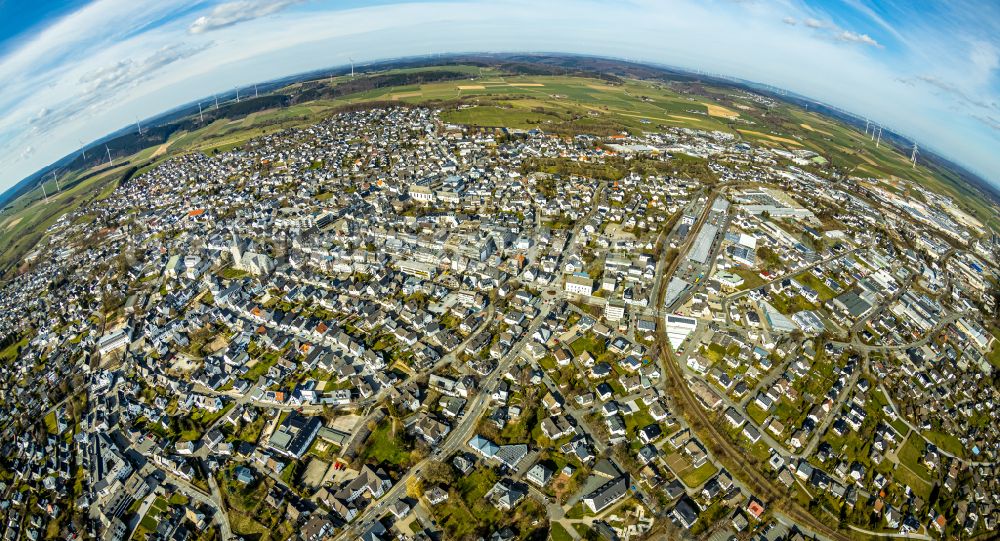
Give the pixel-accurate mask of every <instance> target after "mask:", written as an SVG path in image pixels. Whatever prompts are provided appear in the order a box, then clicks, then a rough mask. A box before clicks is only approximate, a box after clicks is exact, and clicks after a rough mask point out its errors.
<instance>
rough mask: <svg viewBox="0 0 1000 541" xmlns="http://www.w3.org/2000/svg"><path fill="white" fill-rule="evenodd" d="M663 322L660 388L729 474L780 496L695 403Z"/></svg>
mask: <svg viewBox="0 0 1000 541" xmlns="http://www.w3.org/2000/svg"><path fill="white" fill-rule="evenodd" d="M720 191H721V187H719V188H716V189H715V190H713V191H712V192H711V194H710V195H709V197H708V199H707V202H706V207H705V211H704V212H703V213H702V215H701V216H700V217H699V219H698V222H697V224H696V226H697V227H696V228H692V234H691V235H689V238H688V240H687V241H686V242H685V243H684V245H683V247H682V249H681V250H679V251H678V254H677V257H675V258H674V260H673V261H671V262H670V264H669V266H668V267H667V270H666V271H665V273H664V278H666V277H668V276H671V275H673V273H674V272H675V271H676V270H677V266H678V265H679V264H680V262H681V261H682V260H683V259H684V257H685V256H686V255H687V252H688V250H689V249H690V247H691V243H692V241H693V239H694V238H695V236H696V234H695V232H697V231H699V230H700V229H701V227H702V226H703V225H704V223H705V221H706V220H707V219H708V216H709V214H710V209H711V202H712V201H713V200H714V199H715V197H717V196H718V194H719V193H720ZM667 282H668V280H666V279H664V280H662V283H661V284H660V288H659V290H658V291H657V295H656V305H655V306H657V307H659V306H662V305H663V300H664V297H665V296H666V289H667V287H666V286H667ZM665 325H666V320H665V318H663V317H658V318H656V349H657V352H658V355H657V358H659V359H660V361H661V363H662V364H663V365H665V368H666V374H667V378H665V379H664V380H663V381H662V382H661V388H662V390H663V391H664V392H666V391H667V390H668V388H667V385H666V382H667V381H668V380H669V381H670V383H671V386H672V387H673V393H672V396H673V397H674V398H675V399H677V400H678V401H679V402H680V403H681V405H682V406H683V410H684V411H683V412H682V413H683V415H684V416H685V417H686V418H687V421H688V424H689V425H690V426H691V429H692V431H693V432H695V433H696V434H697V435H698V436H699V438H700V439H701V440H702V441H703V442H705V444H706V445H707V446H708V450H709V451H710V452H711V453H712V455H713V456H714V457H715V458H716V459H717V460H718V461H719V462H720V463H722V465H723V466H725V467H726V469H727V470H728V471H729V472H730V473H731V474H733V475H734V476H735V477H737V478H739V479H740V480H741V481H743V482H744V483H746V485H747V486H748V487H749V488H751V489H752V490H753V491H754V493H755V496H757V497H759V498H761V499H762V500H764V502H765V503H767V504H769V503H770V502H773V501H775V500H778V499H780V498H783V497H784V496H785V495H786V491H785V490H784V489H782V488H781V487H779V486H777V485H776V484H774V482H772V481H771V479H769V478H767V477H766V476H765V475H764V474H762V473H761V472H760V471H759V470H757V469H756V468H755V467H753V466H748V463H747V452H746V451H744V450H743V449H741V448H739V447H738V446H736V445H735V444H733V443H732V442H731V441H730V440H729V437H728V436H727V435H725V434H723V433H721V432H720V431H719V429H718V428H717V427H716V425H715V424H714V422H713V421H712V419H710V418H709V417H708V415H707V414H706V412H705V410H704V408H702V406H701V404H699V403H698V401H697V399H696V398H695V396H694V394H693V393H692V392H691V389H690V388H689V387H688V385H687V381H686V380H685V378H684V375H683V373H682V372H681V369H680V366H679V365H678V363H677V358H676V357H675V356H674V353H673V351H672V350H671V349H670V346H669V342H668V340H667V332H666V328H665ZM781 511H782V512H783V513H784V514H785V515H786V516H788V517H789V518H791V519H793V520H794V521H795V522H796V523H798V524H799V525H801V526H802V527H804V528H808V529H810V530H812V531H813V532H815V533H816V534H819V535H821V536H824V537H826V538H828V539H831V540H836V541H850V540H851V537H850V536H849V535H847V534H845V533H843V532H840V531H838V530H836V529H834V528H831V527H830V526H828V525H827V524H825V523H824V522H822V521H820V520H819V519H817V518H816V517H814V516H813V515H812V514H811V513H809V512H808V511H807V510H805V509H804V508H802V506H801V505H799V504H798V503H796V502H794V501H792V502H789V503H788V504H785V505H783V506H782V509H781Z"/></svg>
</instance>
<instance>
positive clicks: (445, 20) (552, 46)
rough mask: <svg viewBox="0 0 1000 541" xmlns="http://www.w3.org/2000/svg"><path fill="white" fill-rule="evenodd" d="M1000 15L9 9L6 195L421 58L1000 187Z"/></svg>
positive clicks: (1, 64) (814, 10)
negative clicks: (324, 75) (736, 123)
mask: <svg viewBox="0 0 1000 541" xmlns="http://www.w3.org/2000/svg"><path fill="white" fill-rule="evenodd" d="M997 36H1000V2H996V1H971V0H950V1H948V2H929V1H927V0H915V1H904V0H888V1H879V2H875V1H873V0H827V1H819V0H813V1H810V0H742V1H738V0H619V1H596V0H576V1H569V0H546V1H544V2H538V1H530V0H489V1H474V0H451V1H437V2H419V1H416V2H414V1H409V2H400V1H389V0H385V1H379V2H361V1H347V0H340V1H329V0H228V1H227V0H221V1H210V0H172V1H171V0H157V1H136V0H92V1H83V0H74V1H65V0H63V1H59V0H55V1H48V0H46V1H38V0H32V1H23V0H0V189H6V188H7V187H9V186H10V185H12V184H14V183H15V182H17V181H18V180H20V179H21V178H23V177H24V176H27V175H29V174H31V173H32V172H34V171H36V170H37V169H39V168H41V167H43V166H45V165H47V164H48V163H51V162H52V161H54V160H56V159H58V158H60V157H61V156H63V155H65V154H67V153H70V152H72V151H74V150H75V149H77V148H79V147H80V141H84V142H88V141H92V140H94V139H96V138H99V137H101V136H103V135H105V134H107V133H110V132H111V131H114V130H117V129H119V128H121V127H123V126H126V125H128V124H131V123H133V122H134V121H135V119H136V118H145V117H148V116H152V115H155V114H157V113H160V112H162V111H165V110H167V109H169V108H171V107H174V106H176V105H179V104H183V103H186V102H189V101H192V100H195V99H198V98H203V97H207V96H211V95H212V94H214V93H220V92H228V91H231V90H232V89H233V88H234V87H235V86H238V85H239V86H243V85H249V84H252V83H254V82H258V81H263V80H267V79H272V78H275V77H280V76H285V75H290V74H294V73H299V72H303V71H308V70H312V69H317V68H322V67H328V66H336V65H343V64H345V63H346V62H347V59H348V58H354V59H355V61H356V62H357V63H364V62H366V61H372V60H379V59H384V58H396V57H405V56H412V55H421V54H435V53H447V52H474V51H493V52H501V51H548V52H571V53H583V54H595V55H607V56H616V57H625V58H629V59H633V60H636V61H649V62H656V63H662V64H669V65H673V66H678V67H682V68H689V69H698V70H704V71H707V72H712V73H719V74H725V75H731V76H736V77H741V78H745V79H748V80H753V81H758V82H762V83H767V84H772V85H775V86H779V87H783V88H787V89H789V90H792V91H795V92H799V93H801V94H804V95H807V96H810V97H813V98H816V99H818V100H821V101H824V102H827V103H830V104H832V105H835V106H838V107H841V108H843V109H846V110H849V111H852V112H855V113H857V114H860V115H863V116H867V117H870V118H872V119H873V120H875V121H877V122H879V123H882V124H884V125H885V126H887V127H890V128H892V129H894V130H896V131H898V132H899V133H902V134H904V135H906V136H908V137H912V138H914V139H915V140H917V141H918V142H919V143H921V145H922V146H927V147H930V148H932V149H934V150H936V151H938V152H941V153H942V154H943V155H945V156H947V157H949V158H952V159H955V160H957V161H958V162H960V163H962V164H964V165H966V166H967V167H969V168H970V169H971V170H973V171H975V172H977V173H979V174H981V175H983V176H984V177H985V178H987V179H988V180H990V181H991V182H993V183H994V184H995V185H998V186H1000V43H998V39H1000V38H998V37H997Z"/></svg>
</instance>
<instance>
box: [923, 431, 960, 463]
mask: <svg viewBox="0 0 1000 541" xmlns="http://www.w3.org/2000/svg"><path fill="white" fill-rule="evenodd" d="M923 435H924V437H925V438H927V440H928V441H930V442H931V443H933V444H934V445H937V446H938V448H939V449H941V450H943V451H945V452H947V453H951V454H953V455H955V456H958V457H964V456H965V446H963V445H962V442H961V441H959V439H958V437H957V436H955V435H953V434H945V433H944V432H941V431H938V430H930V431H927V432H924V433H923Z"/></svg>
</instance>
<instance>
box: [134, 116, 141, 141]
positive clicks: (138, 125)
mask: <svg viewBox="0 0 1000 541" xmlns="http://www.w3.org/2000/svg"><path fill="white" fill-rule="evenodd" d="M135 128H136V129H137V130H139V137H142V126H141V125H140V124H139V119H138V118H137V119H135Z"/></svg>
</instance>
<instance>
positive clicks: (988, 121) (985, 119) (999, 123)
mask: <svg viewBox="0 0 1000 541" xmlns="http://www.w3.org/2000/svg"><path fill="white" fill-rule="evenodd" d="M972 118H974V119H976V120H978V121H979V122H981V123H983V124H984V125H985V126H986V127H987V128H990V129H992V130H994V131H998V132H1000V120H997V119H995V118H993V117H991V116H989V115H973V116H972Z"/></svg>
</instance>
